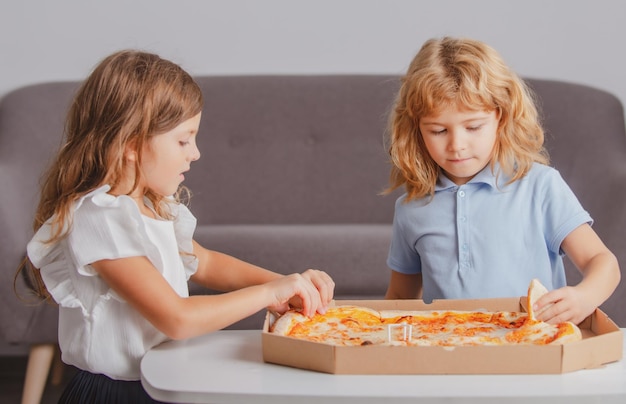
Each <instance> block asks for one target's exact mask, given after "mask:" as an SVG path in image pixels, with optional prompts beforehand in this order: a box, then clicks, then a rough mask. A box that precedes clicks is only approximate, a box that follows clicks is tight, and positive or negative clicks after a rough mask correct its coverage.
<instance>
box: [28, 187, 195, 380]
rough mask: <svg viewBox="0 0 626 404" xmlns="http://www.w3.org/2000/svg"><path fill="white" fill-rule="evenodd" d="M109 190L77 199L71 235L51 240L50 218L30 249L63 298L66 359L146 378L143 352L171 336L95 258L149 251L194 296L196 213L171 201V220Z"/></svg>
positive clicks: (178, 287)
mask: <svg viewBox="0 0 626 404" xmlns="http://www.w3.org/2000/svg"><path fill="white" fill-rule="evenodd" d="M109 189H110V187H109V186H108V185H105V186H102V187H100V188H98V189H96V190H94V191H92V192H91V193H89V194H88V195H86V196H84V197H83V198H81V199H80V200H79V201H78V202H77V203H76V205H75V208H74V212H73V216H72V224H71V226H72V227H71V230H70V232H69V233H68V235H67V237H65V238H63V239H62V240H60V241H58V242H56V243H53V244H48V243H46V240H48V239H49V238H50V234H51V226H50V220H48V222H46V223H45V224H44V225H43V226H42V227H41V228H40V229H39V230H38V231H37V233H36V234H35V236H34V237H33V239H32V240H31V241H30V243H29V244H28V247H27V251H28V256H29V258H30V260H31V261H32V263H33V264H34V265H35V266H36V267H37V268H40V269H41V276H42V278H43V281H44V283H45V284H46V288H47V289H48V291H49V292H50V294H51V295H52V297H53V298H54V300H55V301H56V302H57V303H58V304H59V344H60V346H61V352H62V359H63V361H64V362H65V363H68V364H70V365H74V366H76V367H78V368H80V369H83V370H87V371H89V372H92V373H101V374H105V375H107V376H109V377H111V378H113V379H119V380H139V379H140V374H139V363H140V361H141V358H142V357H143V355H144V354H145V353H146V352H147V351H148V350H149V349H150V348H152V347H153V346H155V345H157V344H159V343H161V342H163V341H165V340H167V337H166V336H165V335H164V334H163V333H161V332H160V331H158V330H157V329H156V328H155V327H154V326H153V325H152V324H151V323H150V322H148V321H147V320H146V319H145V318H143V317H142V316H141V315H140V314H139V313H138V312H137V311H135V310H134V309H133V308H132V307H131V306H130V305H129V304H128V303H126V302H125V301H124V300H123V299H122V298H121V297H120V296H118V295H117V294H116V293H115V292H114V291H113V290H111V289H110V288H109V286H108V285H107V284H106V283H105V282H104V281H103V280H102V279H101V278H100V276H99V275H98V273H97V272H96V271H95V270H94V269H93V268H92V267H91V265H90V264H91V263H93V262H95V261H99V260H102V259H116V258H125V257H135V256H145V257H147V258H148V259H149V260H150V261H151V262H152V264H154V266H155V267H156V268H157V269H158V271H159V272H160V273H161V274H162V275H163V277H164V278H165V279H166V280H167V281H168V282H169V284H170V285H171V286H172V288H173V289H174V290H175V291H176V292H177V293H178V294H179V295H180V296H183V297H187V296H189V290H188V286H187V281H188V280H189V277H190V276H191V275H193V274H194V273H195V272H196V270H197V267H198V263H197V260H196V258H195V257H194V256H193V255H191V253H192V251H193V246H192V237H193V232H194V230H195V227H196V219H195V217H194V216H193V215H192V214H191V212H190V211H189V209H187V207H186V206H184V205H181V204H175V203H171V204H169V205H168V206H170V209H171V213H172V215H173V216H174V220H172V221H169V220H156V219H152V218H149V217H146V216H144V215H142V214H141V213H140V211H139V207H138V206H137V204H136V203H135V202H134V201H133V200H132V199H131V198H130V197H128V196H117V197H116V196H113V195H110V194H107V191H109ZM181 252H182V254H181ZM154 298H155V299H158V298H159V297H158V296H155V297H154Z"/></svg>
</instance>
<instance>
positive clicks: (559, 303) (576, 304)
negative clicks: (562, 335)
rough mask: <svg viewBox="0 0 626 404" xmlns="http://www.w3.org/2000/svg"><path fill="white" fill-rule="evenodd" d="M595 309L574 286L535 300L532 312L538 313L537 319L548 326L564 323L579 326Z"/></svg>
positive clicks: (557, 290) (554, 291)
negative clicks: (568, 322) (548, 324)
mask: <svg viewBox="0 0 626 404" xmlns="http://www.w3.org/2000/svg"><path fill="white" fill-rule="evenodd" d="M595 309H596V307H595V306H593V304H591V303H589V299H588V298H587V296H586V295H585V294H584V293H583V292H582V291H580V290H579V289H578V288H577V287H574V286H565V287H563V288H560V289H555V290H553V291H550V292H548V293H546V294H545V295H543V296H542V297H541V298H540V299H539V300H537V303H536V304H535V306H534V310H536V312H538V313H539V315H538V316H537V319H538V320H541V321H545V322H547V323H550V324H558V323H563V322H565V321H571V322H572V323H574V324H579V323H580V322H581V321H583V320H584V319H585V318H587V316H589V315H590V314H591V313H593V311H594V310H595ZM542 310H543V311H542Z"/></svg>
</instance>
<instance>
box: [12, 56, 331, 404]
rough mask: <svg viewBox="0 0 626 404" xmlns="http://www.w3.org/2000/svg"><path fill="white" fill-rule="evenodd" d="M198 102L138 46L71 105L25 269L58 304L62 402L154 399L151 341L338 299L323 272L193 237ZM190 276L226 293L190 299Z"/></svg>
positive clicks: (198, 96)
mask: <svg viewBox="0 0 626 404" xmlns="http://www.w3.org/2000/svg"><path fill="white" fill-rule="evenodd" d="M202 107H203V102H202V93H201V91H200V88H199V87H198V85H197V84H196V83H195V82H194V80H193V79H192V78H191V77H190V76H189V74H188V73H186V72H185V71H184V70H183V69H182V68H180V67H179V66H178V65H176V64H174V63H172V62H170V61H167V60H164V59H162V58H160V57H159V56H157V55H154V54H150V53H146V52H141V51H134V50H127V51H120V52H116V53H114V54H112V55H110V56H108V57H107V58H105V59H104V60H103V61H102V62H101V63H100V64H99V65H98V66H97V67H96V68H95V70H94V71H93V72H92V73H91V75H90V76H89V77H88V78H87V79H86V80H85V82H84V83H83V84H82V86H81V87H80V88H79V90H78V93H77V94H76V96H75V99H74V100H73V103H72V105H71V108H70V111H69V114H68V118H67V122H66V130H65V131H66V139H65V143H64V145H63V146H62V148H61V150H60V151H59V153H58V154H57V157H56V160H55V161H54V163H53V164H52V166H51V168H50V170H49V172H48V173H47V176H46V177H45V179H44V182H43V186H42V192H41V200H40V203H39V206H38V208H37V212H36V215H35V220H34V230H35V232H36V233H35V235H34V237H33V239H32V240H31V241H30V243H29V244H28V248H27V250H28V258H29V260H30V263H31V265H26V267H25V268H21V269H20V270H23V269H27V270H28V271H29V272H30V276H31V278H32V279H34V280H35V283H37V284H38V285H39V292H40V294H41V296H42V297H44V298H52V299H54V301H55V302H56V303H58V305H59V310H60V315H59V344H60V347H61V351H62V359H63V361H64V362H65V363H68V364H70V365H73V366H75V367H77V368H78V369H79V372H77V374H76V377H74V379H73V380H72V381H71V382H70V383H69V385H68V386H67V388H66V390H65V392H64V393H63V396H62V397H61V400H60V401H61V402H64V403H66V402H75V403H96V402H106V403H109V402H110V403H113V402H115V403H121V402H128V403H140V402H151V401H152V400H151V398H150V397H149V396H148V395H147V394H146V392H145V391H144V390H143V388H142V386H141V382H140V381H139V379H140V374H139V363H140V361H141V358H142V357H143V355H144V354H145V353H146V351H147V350H149V349H150V348H152V347H153V346H155V345H157V344H159V343H161V342H163V341H166V340H168V339H182V338H190V337H194V336H197V335H200V334H204V333H208V332H211V331H214V330H218V329H220V328H223V327H226V326H228V325H230V324H232V323H234V322H236V321H238V320H240V319H243V318H244V317H247V316H249V315H252V314H253V313H255V312H257V311H259V310H261V309H263V308H265V307H269V308H270V309H271V310H276V311H278V312H283V311H285V310H287V309H288V308H289V305H290V304H291V305H295V306H297V307H301V308H302V310H303V312H304V313H305V314H307V315H313V314H314V313H315V312H316V311H317V312H324V311H325V309H326V307H327V305H328V304H329V302H330V301H331V299H332V296H333V289H334V283H333V281H332V279H331V278H330V277H329V276H328V275H327V274H326V273H325V272H322V271H318V270H312V269H310V270H307V271H305V272H303V273H302V274H292V275H288V276H283V275H280V274H278V273H274V272H270V271H268V270H265V269H263V268H260V267H257V266H254V265H251V264H248V263H246V262H243V261H240V260H238V259H236V258H233V257H230V256H228V255H225V254H221V253H218V252H215V251H210V250H207V249H205V248H203V247H202V246H200V245H199V244H198V243H197V242H196V241H194V240H193V233H194V230H195V226H196V220H195V218H194V216H193V215H192V214H191V212H190V211H189V210H188V209H187V207H186V206H185V205H184V204H182V203H181V202H180V201H179V198H178V195H179V191H181V190H182V189H183V188H181V183H182V181H183V180H184V173H185V172H187V171H188V170H189V169H190V166H191V163H192V162H194V161H196V160H197V159H199V158H200V152H199V150H198V148H197V146H196V138H197V137H198V135H199V134H198V129H199V125H200V118H201V113H202ZM188 280H191V281H194V282H197V283H199V284H201V285H203V286H206V287H208V288H211V289H214V290H220V291H224V292H227V293H223V294H219V295H202V296H189V290H188V286H187V281H188Z"/></svg>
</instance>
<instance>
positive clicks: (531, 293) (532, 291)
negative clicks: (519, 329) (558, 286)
mask: <svg viewBox="0 0 626 404" xmlns="http://www.w3.org/2000/svg"><path fill="white" fill-rule="evenodd" d="M546 293H548V289H546V287H545V286H543V284H542V283H541V282H539V280H538V279H533V280H532V281H530V285H528V295H527V299H528V300H527V301H526V305H527V306H528V309H527V310H528V318H530V319H531V320H533V321H538V320H537V316H538V315H539V314H541V313H543V312H544V311H545V310H547V309H548V308H550V307H551V306H552V305H553V304H554V303H550V304H548V305H545V306H543V307H542V308H541V309H540V310H538V311H535V309H534V306H535V303H537V301H538V300H539V298H540V297H541V296H543V295H545V294H546Z"/></svg>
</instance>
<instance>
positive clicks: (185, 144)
mask: <svg viewBox="0 0 626 404" xmlns="http://www.w3.org/2000/svg"><path fill="white" fill-rule="evenodd" d="M178 144H180V145H181V146H187V145H188V144H189V141H188V140H181V141H180V142H178Z"/></svg>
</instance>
